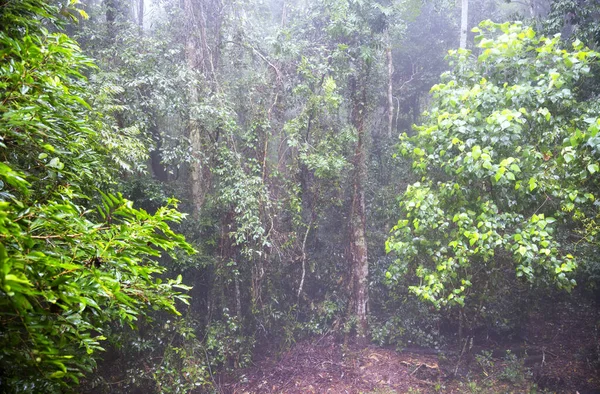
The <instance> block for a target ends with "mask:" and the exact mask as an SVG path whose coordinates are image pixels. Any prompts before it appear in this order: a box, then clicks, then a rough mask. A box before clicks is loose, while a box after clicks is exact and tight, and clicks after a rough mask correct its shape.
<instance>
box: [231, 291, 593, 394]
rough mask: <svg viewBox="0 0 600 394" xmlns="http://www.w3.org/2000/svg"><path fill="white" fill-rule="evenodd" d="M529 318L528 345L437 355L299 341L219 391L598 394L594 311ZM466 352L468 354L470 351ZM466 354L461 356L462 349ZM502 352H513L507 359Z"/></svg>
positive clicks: (569, 307)
mask: <svg viewBox="0 0 600 394" xmlns="http://www.w3.org/2000/svg"><path fill="white" fill-rule="evenodd" d="M543 310H544V311H543V312H535V313H532V314H531V315H530V319H529V323H528V324H527V327H526V333H525V337H526V338H527V339H526V340H523V339H521V340H520V341H519V342H516V341H514V342H510V341H506V342H505V343H501V344H500V343H498V344H493V343H489V342H487V343H486V344H485V345H484V346H483V347H480V346H475V345H476V344H477V342H478V339H477V338H475V339H474V340H473V342H474V343H475V345H474V346H472V347H471V346H470V343H469V342H467V343H468V344H469V346H464V345H463V346H457V348H455V349H446V350H445V351H442V352H437V351H433V350H429V349H410V350H408V351H403V352H397V351H395V350H391V349H384V348H380V347H376V346H367V347H359V346H357V345H355V344H351V343H346V344H344V343H343V341H336V340H335V339H334V338H333V337H331V336H325V337H320V338H315V339H313V340H311V341H304V342H300V343H297V344H296V345H295V346H293V347H292V348H291V349H290V350H288V351H286V352H284V353H282V354H279V355H278V356H277V355H272V356H270V357H267V358H265V359H264V360H262V361H259V362H257V364H256V365H255V366H254V367H252V368H249V369H246V370H244V371H241V372H240V373H238V374H237V375H236V376H234V377H233V378H232V379H231V380H230V383H226V384H223V385H222V386H221V390H222V392H224V393H236V394H238V393H239V394H241V393H290V394H295V393H373V394H375V393H379V394H391V393H534V392H537V393H539V392H547V393H573V394H574V393H579V394H592V393H600V359H599V357H600V333H599V331H600V314H599V313H598V307H597V306H594V305H592V304H590V303H584V304H580V305H577V304H576V303H573V302H572V300H571V302H569V303H567V302H564V303H556V304H554V305H552V307H551V308H544V309H543ZM469 347H470V350H469V349H468V348H469ZM463 350H464V352H463ZM507 350H510V351H511V352H510V353H509V355H508V356H507Z"/></svg>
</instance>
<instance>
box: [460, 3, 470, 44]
mask: <svg viewBox="0 0 600 394" xmlns="http://www.w3.org/2000/svg"><path fill="white" fill-rule="evenodd" d="M468 33H469V0H462V6H461V9H460V47H461V48H462V49H466V48H467V35H468Z"/></svg>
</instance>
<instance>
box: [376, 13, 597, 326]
mask: <svg viewBox="0 0 600 394" xmlns="http://www.w3.org/2000/svg"><path fill="white" fill-rule="evenodd" d="M477 31H478V32H480V35H479V36H478V37H477V42H478V44H477V46H478V48H479V50H480V51H481V52H480V55H479V56H478V57H477V58H475V57H473V56H472V54H471V52H470V51H465V50H458V51H452V52H451V53H450V56H449V60H450V64H451V66H453V69H452V70H451V71H450V72H448V73H445V74H444V75H443V76H442V83H440V84H438V85H436V86H434V87H433V88H432V93H433V101H432V103H431V107H430V110H429V111H428V112H425V113H424V118H425V120H424V122H423V124H421V125H420V126H418V127H416V132H417V134H416V135H415V136H414V137H408V136H406V135H404V136H403V137H402V144H401V154H402V155H404V156H406V157H408V158H409V159H410V160H411V161H412V166H413V170H414V172H415V174H416V175H418V176H419V177H421V180H420V181H419V182H416V183H414V184H412V185H410V186H409V187H408V188H407V190H406V192H405V193H404V195H403V197H402V201H401V204H400V208H401V211H402V218H401V219H400V220H399V222H398V224H397V225H396V226H395V227H394V229H393V231H392V235H391V237H390V238H389V239H388V241H387V250H388V251H390V252H392V251H393V252H394V253H395V254H396V256H397V257H398V260H397V261H396V262H395V263H394V264H392V265H391V266H390V267H389V270H388V272H387V273H386V276H387V278H388V280H389V282H390V283H395V282H397V281H398V280H400V278H401V277H403V276H404V275H407V274H408V273H412V274H413V275H415V276H416V278H417V279H418V283H416V284H414V285H413V286H411V287H410V290H411V291H412V292H413V293H414V294H416V295H417V296H419V297H420V298H421V299H423V300H425V301H428V302H430V303H432V304H433V305H435V306H436V307H438V308H441V307H458V308H459V310H460V311H461V313H460V315H461V317H462V316H463V313H470V314H471V317H478V316H479V315H480V314H482V313H485V312H483V311H484V309H482V308H481V307H478V305H486V302H487V300H489V297H491V295H493V294H494V292H495V291H497V290H498V286H499V284H500V283H505V281H508V282H509V283H514V284H515V285H516V284H518V283H540V282H546V283H554V284H556V285H557V286H558V287H560V288H563V289H566V290H569V289H571V288H572V287H573V286H574V285H575V280H574V279H573V273H574V271H575V269H576V267H577V260H576V258H575V257H574V256H573V255H572V254H571V253H570V249H572V248H569V245H568V243H569V242H570V241H569V237H568V236H567V235H565V233H567V234H568V233H569V232H571V233H572V232H573V231H575V230H574V229H573V227H574V226H575V227H577V226H576V223H581V219H582V218H594V217H596V215H597V213H596V208H594V207H593V204H592V203H593V201H594V200H595V198H596V197H595V191H594V190H597V189H596V187H597V183H596V180H595V175H594V174H595V173H596V172H597V171H598V165H597V162H596V160H597V159H595V158H594V157H595V152H596V150H595V149H596V142H595V141H596V134H597V132H598V124H599V122H600V120H598V113H599V109H598V106H597V105H596V104H595V102H593V101H586V100H584V99H583V98H582V97H581V96H579V90H580V86H582V85H585V81H586V78H588V77H589V73H590V67H591V66H592V65H593V64H594V63H595V62H596V61H597V56H598V54H597V53H596V52H593V51H591V50H589V49H586V48H584V47H583V45H582V44H581V43H580V42H575V43H574V44H573V48H572V50H563V49H561V48H560V41H559V37H554V38H547V37H543V36H538V35H537V34H536V33H535V32H534V31H533V29H531V28H529V27H525V26H523V25H522V24H510V23H504V24H496V23H492V22H489V21H487V22H483V23H482V24H481V25H480V28H479V29H478V30H477ZM578 227H579V228H582V226H581V224H579V225H578ZM561 240H562V241H563V242H565V243H567V244H564V243H563V244H561V242H560V241H561ZM509 268H512V274H510V272H511V270H509Z"/></svg>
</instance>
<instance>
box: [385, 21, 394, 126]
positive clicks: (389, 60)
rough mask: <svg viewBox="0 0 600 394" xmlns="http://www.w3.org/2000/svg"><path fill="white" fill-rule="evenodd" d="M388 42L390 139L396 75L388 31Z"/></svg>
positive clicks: (386, 50) (386, 51) (386, 52)
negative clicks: (393, 76)
mask: <svg viewBox="0 0 600 394" xmlns="http://www.w3.org/2000/svg"><path fill="white" fill-rule="evenodd" d="M385 35H386V41H387V47H386V49H385V54H386V57H387V68H388V92H387V99H388V138H391V137H392V130H393V123H394V96H393V79H392V75H393V74H394V64H393V58H392V42H391V40H390V35H389V32H388V31H386V33H385Z"/></svg>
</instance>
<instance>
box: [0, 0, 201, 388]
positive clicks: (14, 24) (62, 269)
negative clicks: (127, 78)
mask: <svg viewBox="0 0 600 394" xmlns="http://www.w3.org/2000/svg"><path fill="white" fill-rule="evenodd" d="M75 3H76V2H75V1H72V2H71V3H70V5H71V6H72V5H73V4H75ZM0 8H1V10H2V11H1V13H0V21H1V25H0V26H1V27H0V48H1V49H0V59H1V63H0V87H1V89H0V114H1V115H2V116H1V117H0V130H1V134H0V157H1V159H2V162H0V239H1V240H2V242H1V243H0V327H1V328H0V332H1V335H0V338H1V339H0V348H1V350H0V371H1V375H0V384H1V385H2V387H3V389H5V390H7V392H54V391H58V390H60V387H61V386H62V387H63V389H64V388H65V387H69V386H74V385H76V384H77V383H78V382H79V379H80V378H81V377H82V376H83V374H84V373H85V372H90V371H91V369H92V368H93V366H94V365H95V357H96V354H97V352H98V351H101V350H103V348H102V341H104V340H105V339H106V338H107V336H109V332H110V330H108V325H109V324H117V325H130V326H132V327H133V326H135V322H136V320H137V319H139V318H140V317H143V316H144V315H145V314H146V311H147V310H148V309H149V308H150V309H151V308H155V309H160V310H166V311H170V312H172V313H175V314H178V312H177V310H176V305H175V304H176V300H177V299H179V300H182V301H184V302H186V297H185V296H184V295H183V294H182V293H180V292H179V291H178V290H177V288H180V289H183V290H186V289H188V287H187V286H185V285H183V284H182V278H181V276H179V277H178V278H177V279H164V278H163V279H161V278H159V277H158V276H159V275H160V274H161V273H163V272H164V268H163V267H161V266H160V265H159V264H158V262H157V261H156V259H157V258H158V257H159V256H160V255H161V252H162V251H165V252H168V253H170V252H172V251H174V250H175V249H177V248H181V249H183V250H185V251H187V252H188V253H192V252H193V249H192V248H191V246H190V245H189V244H187V243H186V242H185V240H184V238H183V236H181V235H178V234H176V233H174V232H173V231H172V230H171V229H170V227H169V225H168V222H179V221H181V220H182V219H183V217H184V215H183V214H181V213H179V212H178V211H176V210H175V207H176V202H175V201H174V200H173V201H171V204H170V206H167V207H163V208H159V209H158V210H157V211H156V213H154V214H149V213H147V212H145V211H143V210H139V209H136V208H134V207H133V205H132V203H131V202H130V201H127V200H125V199H124V198H123V197H122V196H121V195H120V194H116V193H111V191H112V187H111V184H113V183H114V181H115V180H116V179H117V178H116V177H117V176H118V175H119V174H118V169H119V168H121V167H122V166H121V165H119V164H117V163H119V162H120V163H121V164H122V163H125V162H126V161H127V160H128V159H130V158H137V157H140V156H143V153H140V152H139V151H137V150H138V149H139V147H140V145H139V144H138V143H137V142H136V141H135V138H134V137H132V138H128V137H127V136H117V135H114V134H113V133H112V130H111V129H109V128H108V127H107V126H106V125H105V124H103V123H102V121H101V114H99V113H97V112H95V111H94V110H93V109H92V108H91V107H90V106H89V104H88V103H87V102H86V100H89V98H90V97H91V96H92V94H93V92H91V91H90V89H89V85H88V84H87V81H86V79H85V78H84V77H83V72H84V71H86V70H89V69H90V68H92V67H93V63H92V62H91V60H90V59H88V58H86V57H85V56H83V55H82V53H81V52H80V49H79V47H78V45H77V43H76V42H75V41H73V40H71V39H70V38H69V37H67V36H66V35H64V34H62V33H60V32H56V33H50V32H49V30H48V29H49V28H51V29H60V27H61V26H62V25H63V23H62V22H61V20H60V19H58V17H57V15H59V12H60V13H62V14H63V15H66V16H68V17H70V18H75V15H78V13H79V14H81V16H85V13H83V12H79V11H78V10H77V9H74V8H66V7H63V8H62V9H59V8H57V7H54V6H52V5H49V4H48V3H47V2H45V1H41V0H25V1H19V2H14V1H2V2H1V3H0ZM48 24H49V25H51V26H48ZM117 140H118V141H119V142H121V143H122V144H123V145H122V146H119V144H117V143H115V141H117ZM133 164H135V163H133ZM132 167H133V166H132Z"/></svg>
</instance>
